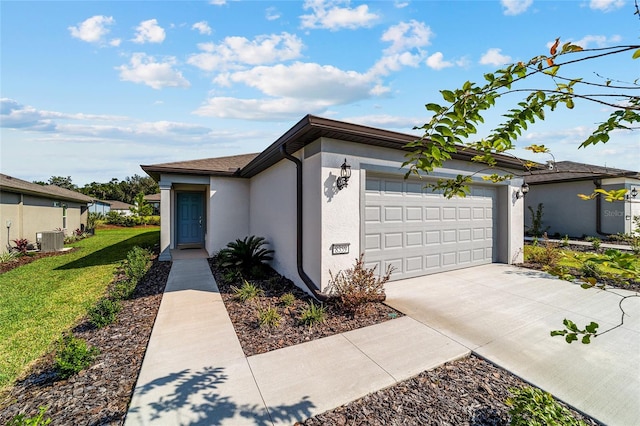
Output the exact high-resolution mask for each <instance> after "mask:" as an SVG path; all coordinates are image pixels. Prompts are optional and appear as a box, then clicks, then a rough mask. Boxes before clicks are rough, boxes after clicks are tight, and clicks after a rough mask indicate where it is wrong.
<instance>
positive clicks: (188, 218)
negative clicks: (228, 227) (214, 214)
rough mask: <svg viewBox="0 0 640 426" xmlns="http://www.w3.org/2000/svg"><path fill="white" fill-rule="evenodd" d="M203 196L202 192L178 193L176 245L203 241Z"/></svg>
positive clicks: (194, 243) (195, 244)
mask: <svg viewBox="0 0 640 426" xmlns="http://www.w3.org/2000/svg"><path fill="white" fill-rule="evenodd" d="M203 200H204V196H203V194H202V192H179V193H178V208H177V211H178V217H177V220H178V246H185V245H190V246H202V244H203V243H204V219H205V218H204V202H203Z"/></svg>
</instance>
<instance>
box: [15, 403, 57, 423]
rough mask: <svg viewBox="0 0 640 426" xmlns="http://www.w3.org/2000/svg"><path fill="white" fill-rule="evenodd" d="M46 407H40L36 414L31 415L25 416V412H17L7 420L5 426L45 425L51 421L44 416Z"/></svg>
mask: <svg viewBox="0 0 640 426" xmlns="http://www.w3.org/2000/svg"><path fill="white" fill-rule="evenodd" d="M47 408H48V407H40V408H39V409H38V414H36V415H35V416H33V417H27V416H26V415H25V414H18V415H16V416H14V417H13V418H12V419H11V420H9V421H8V422H7V425H6V426H46V425H48V424H49V423H51V418H49V417H47V418H46V419H45V418H44V414H45V413H46V412H47Z"/></svg>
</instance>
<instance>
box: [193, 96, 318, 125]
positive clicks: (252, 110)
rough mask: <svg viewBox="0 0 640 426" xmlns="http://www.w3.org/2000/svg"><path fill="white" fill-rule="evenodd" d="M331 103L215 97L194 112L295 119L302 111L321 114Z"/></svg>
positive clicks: (225, 115)
mask: <svg viewBox="0 0 640 426" xmlns="http://www.w3.org/2000/svg"><path fill="white" fill-rule="evenodd" d="M329 106H330V104H328V103H326V102H322V101H321V100H312V99H293V98H277V99H239V98H230V97H213V98H210V99H208V100H207V102H206V104H205V105H202V106H201V107H200V108H198V109H197V110H195V111H194V112H193V113H194V114H196V115H200V116H205V117H216V118H234V119H243V120H261V121H271V120H295V119H299V118H300V111H304V112H305V113H309V114H321V113H322V112H324V111H325V110H326V109H327V107H329Z"/></svg>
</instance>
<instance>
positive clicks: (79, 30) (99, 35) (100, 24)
mask: <svg viewBox="0 0 640 426" xmlns="http://www.w3.org/2000/svg"><path fill="white" fill-rule="evenodd" d="M115 22H116V21H115V20H114V19H113V17H112V16H104V15H95V16H92V17H91V18H88V19H86V20H85V21H83V22H81V23H80V24H78V26H76V27H73V26H72V27H69V28H68V30H69V31H70V32H71V36H72V37H75V38H78V39H80V40H82V41H86V42H87V43H103V42H104V38H105V36H106V35H107V34H109V28H107V27H108V26H109V25H113V24H115Z"/></svg>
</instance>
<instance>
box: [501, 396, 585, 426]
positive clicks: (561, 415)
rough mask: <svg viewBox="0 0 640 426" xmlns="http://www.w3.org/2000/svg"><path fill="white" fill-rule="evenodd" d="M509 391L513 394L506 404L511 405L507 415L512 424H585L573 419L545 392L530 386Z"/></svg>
mask: <svg viewBox="0 0 640 426" xmlns="http://www.w3.org/2000/svg"><path fill="white" fill-rule="evenodd" d="M509 391H510V392H511V394H512V395H513V396H512V397H509V398H507V400H506V404H507V405H508V406H509V407H511V408H510V409H509V415H510V416H511V423H510V424H511V425H512V426H547V425H558V426H562V425H567V426H569V425H571V426H574V425H575V426H583V425H584V426H586V423H585V422H583V421H582V420H578V419H575V418H574V417H573V416H572V415H571V412H570V411H569V410H567V409H566V408H564V407H563V406H562V405H560V404H559V403H558V402H557V401H556V400H555V399H553V396H551V394H549V393H547V392H543V391H541V390H540V389H536V388H532V387H525V388H512V389H509Z"/></svg>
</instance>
